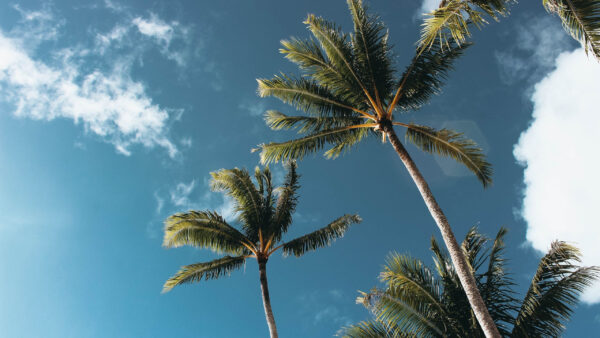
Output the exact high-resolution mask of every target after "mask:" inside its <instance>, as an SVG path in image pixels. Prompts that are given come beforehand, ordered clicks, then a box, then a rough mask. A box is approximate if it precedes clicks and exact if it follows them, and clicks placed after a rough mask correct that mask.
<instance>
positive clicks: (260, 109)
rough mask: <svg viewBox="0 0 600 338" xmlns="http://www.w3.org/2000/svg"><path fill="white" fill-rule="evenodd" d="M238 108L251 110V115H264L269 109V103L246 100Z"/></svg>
mask: <svg viewBox="0 0 600 338" xmlns="http://www.w3.org/2000/svg"><path fill="white" fill-rule="evenodd" d="M238 108H240V109H242V110H245V111H247V112H249V113H250V115H251V116H263V114H264V113H265V112H266V111H267V104H266V103H265V102H263V101H245V102H242V103H240V104H239V105H238Z"/></svg>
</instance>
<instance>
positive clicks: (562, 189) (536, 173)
mask: <svg viewBox="0 0 600 338" xmlns="http://www.w3.org/2000/svg"><path fill="white" fill-rule="evenodd" d="M598 79H600V64H599V63H598V62H597V61H596V60H594V59H593V58H587V57H586V55H585V53H584V52H583V50H582V49H581V48H579V49H577V50H575V51H572V52H564V53H562V54H560V55H559V56H558V58H557V59H556V68H555V69H554V70H553V71H551V72H550V73H548V74H547V75H546V77H544V78H543V79H542V80H541V81H539V82H538V83H537V84H536V85H535V87H534V90H533V95H532V96H531V101H532V102H533V121H532V123H531V125H530V127H529V128H528V129H527V130H526V131H524V132H523V133H522V134H521V137H520V138H519V142H518V144H517V145H516V146H515V149H514V155H515V157H516V158H517V160H518V161H519V162H520V163H522V164H523V165H524V166H526V168H525V172H524V182H525V189H524V197H523V205H522V210H521V213H522V216H523V217H524V219H525V220H526V221H527V240H528V241H529V242H530V243H531V245H532V246H533V247H534V248H535V249H537V250H539V251H541V252H545V251H547V249H548V247H549V244H550V243H551V242H552V241H553V240H557V239H558V240H562V241H568V242H572V243H573V244H575V245H576V246H577V247H579V248H580V249H581V250H582V253H583V264H585V265H600V246H598V239H599V238H600V227H599V226H598V225H599V222H598V219H597V217H596V216H597V215H596V208H597V206H598V205H600V195H599V194H598V191H600V177H599V176H598V168H600V157H598V156H597V155H598V142H597V139H598V131H597V127H598V126H599V125H600V114H598V103H597V95H598V93H600V82H599V81H598ZM583 301H585V302H588V303H596V302H599V301H600V284H596V285H595V286H593V287H592V288H590V289H589V290H588V291H587V292H586V293H585V294H584V295H583Z"/></svg>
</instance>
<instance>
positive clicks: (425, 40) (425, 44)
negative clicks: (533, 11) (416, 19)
mask: <svg viewBox="0 0 600 338" xmlns="http://www.w3.org/2000/svg"><path fill="white" fill-rule="evenodd" d="M512 2H515V1H514V0H443V1H441V3H440V7H439V8H437V9H435V10H433V11H432V12H430V13H426V14H425V15H426V17H425V19H424V20H423V24H422V28H421V37H420V39H419V42H418V45H419V49H420V50H426V49H427V48H430V47H431V46H433V45H434V44H437V45H438V46H440V48H449V46H450V42H451V41H454V42H455V43H456V44H458V45H461V44H463V43H464V42H465V41H466V39H467V38H468V37H469V36H471V32H470V31H469V26H470V25H474V26H476V27H477V28H481V27H482V26H483V25H485V24H487V20H486V16H488V17H490V18H492V19H494V20H496V21H497V20H498V19H499V17H500V16H506V15H508V13H509V9H508V7H509V5H510V4H511V3H512Z"/></svg>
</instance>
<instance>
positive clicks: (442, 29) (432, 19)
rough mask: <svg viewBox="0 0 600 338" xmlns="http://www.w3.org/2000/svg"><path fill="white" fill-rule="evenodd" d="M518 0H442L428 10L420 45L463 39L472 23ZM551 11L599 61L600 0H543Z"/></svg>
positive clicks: (505, 9) (493, 15)
mask: <svg viewBox="0 0 600 338" xmlns="http://www.w3.org/2000/svg"><path fill="white" fill-rule="evenodd" d="M514 2H516V0H442V1H440V5H439V7H438V8H437V9H436V10H434V11H432V12H430V13H427V17H426V18H425V20H424V22H423V29H422V31H421V39H420V40H419V46H420V48H421V49H426V48H429V47H430V46H432V45H433V44H434V43H439V44H440V45H442V46H443V45H445V44H447V43H448V40H450V39H453V40H454V41H455V43H458V44H461V43H464V42H465V41H466V39H467V37H468V36H470V35H471V33H470V31H469V26H470V25H475V26H477V27H478V28H481V27H482V26H483V25H484V24H486V23H487V21H486V17H491V18H493V19H494V20H496V21H497V20H498V19H499V17H500V16H506V15H507V14H508V7H509V5H510V4H511V3H514ZM543 5H544V7H545V8H546V11H548V12H549V13H554V14H557V15H558V16H559V17H560V20H561V21H562V24H563V27H564V28H565V30H566V31H567V32H568V33H569V34H570V35H571V36H572V37H573V38H574V39H575V40H578V41H579V42H580V43H581V45H582V46H583V48H584V50H585V52H586V53H588V52H592V54H594V56H595V57H596V58H597V59H598V61H600V1H598V0H543Z"/></svg>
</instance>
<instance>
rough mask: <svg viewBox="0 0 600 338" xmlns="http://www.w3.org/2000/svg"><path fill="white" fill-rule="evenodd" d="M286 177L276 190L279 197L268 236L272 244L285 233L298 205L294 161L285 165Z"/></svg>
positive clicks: (297, 176) (298, 186)
mask: <svg viewBox="0 0 600 338" xmlns="http://www.w3.org/2000/svg"><path fill="white" fill-rule="evenodd" d="M286 166H287V169H288V172H287V175H286V177H285V181H284V183H283V185H282V186H281V187H280V188H279V189H278V193H279V197H278V198H277V203H276V205H275V213H274V214H273V217H272V218H271V225H270V228H269V233H268V235H269V236H273V241H274V242H279V240H281V236H282V235H283V234H284V233H285V232H287V230H288V228H289V227H290V225H292V214H293V213H294V211H295V210H296V205H297V204H298V196H297V191H298V189H300V185H299V184H298V178H299V175H298V173H297V172H296V169H297V167H298V165H297V164H296V162H295V161H290V162H288V163H287V165H286Z"/></svg>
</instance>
